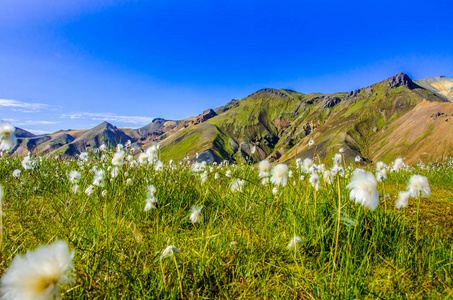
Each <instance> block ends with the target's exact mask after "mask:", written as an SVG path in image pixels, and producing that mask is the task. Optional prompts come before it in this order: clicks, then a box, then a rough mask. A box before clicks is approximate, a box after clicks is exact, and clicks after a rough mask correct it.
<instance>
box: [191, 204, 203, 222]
mask: <svg viewBox="0 0 453 300" xmlns="http://www.w3.org/2000/svg"><path fill="white" fill-rule="evenodd" d="M202 219H203V214H202V213H201V207H200V206H192V213H191V214H190V221H191V222H192V223H200V222H201V220H202Z"/></svg>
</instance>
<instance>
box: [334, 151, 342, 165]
mask: <svg viewBox="0 0 453 300" xmlns="http://www.w3.org/2000/svg"><path fill="white" fill-rule="evenodd" d="M333 163H334V164H335V165H339V164H341V154H340V153H336V154H335V156H334V157H333Z"/></svg>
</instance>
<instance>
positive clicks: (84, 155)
mask: <svg viewBox="0 0 453 300" xmlns="http://www.w3.org/2000/svg"><path fill="white" fill-rule="evenodd" d="M79 159H80V160H82V161H87V160H88V152H82V153H80V154H79Z"/></svg>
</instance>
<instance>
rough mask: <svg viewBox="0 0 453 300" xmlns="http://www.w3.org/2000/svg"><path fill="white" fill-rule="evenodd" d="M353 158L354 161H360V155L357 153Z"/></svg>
mask: <svg viewBox="0 0 453 300" xmlns="http://www.w3.org/2000/svg"><path fill="white" fill-rule="evenodd" d="M354 160H355V162H358V163H359V162H361V161H362V158H361V157H360V155H357V156H356V157H355V159H354Z"/></svg>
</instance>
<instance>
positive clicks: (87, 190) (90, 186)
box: [85, 185, 94, 196]
mask: <svg viewBox="0 0 453 300" xmlns="http://www.w3.org/2000/svg"><path fill="white" fill-rule="evenodd" d="M93 192H94V186H93V185H89V186H88V187H87V188H86V189H85V194H87V195H88V196H91V195H92V194H93Z"/></svg>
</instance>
